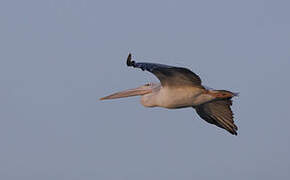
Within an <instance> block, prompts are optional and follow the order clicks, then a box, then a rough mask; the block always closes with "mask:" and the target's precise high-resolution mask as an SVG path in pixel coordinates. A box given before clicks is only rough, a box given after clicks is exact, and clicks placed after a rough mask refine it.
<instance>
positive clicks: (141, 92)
mask: <svg viewBox="0 0 290 180" xmlns="http://www.w3.org/2000/svg"><path fill="white" fill-rule="evenodd" d="M151 92H152V89H151V88H148V87H146V86H141V87H138V88H134V89H128V90H125V91H121V92H117V93H114V94H111V95H109V96H105V97H102V98H100V100H106V99H117V98H124V97H130V96H139V95H144V94H148V93H151Z"/></svg>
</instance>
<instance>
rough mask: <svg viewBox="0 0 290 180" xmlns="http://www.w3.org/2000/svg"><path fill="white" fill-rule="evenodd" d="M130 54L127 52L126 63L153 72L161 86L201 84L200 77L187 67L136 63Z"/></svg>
mask: <svg viewBox="0 0 290 180" xmlns="http://www.w3.org/2000/svg"><path fill="white" fill-rule="evenodd" d="M131 58H132V56H131V54H129V56H128V58H127V65H128V66H132V67H134V68H140V69H142V70H143V71H149V72H151V73H153V74H154V75H155V76H156V77H157V78H158V79H159V80H160V82H161V84H162V86H180V85H190V86H201V79H200V77H199V76H198V75H196V74H195V73H193V72H192V71H190V70H189V69H186V68H182V67H174V66H168V65H164V64H155V63H143V62H141V63H136V62H135V61H132V60H131Z"/></svg>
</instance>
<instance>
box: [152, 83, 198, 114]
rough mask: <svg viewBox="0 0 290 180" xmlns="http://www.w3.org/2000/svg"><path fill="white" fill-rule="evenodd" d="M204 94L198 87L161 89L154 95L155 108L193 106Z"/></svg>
mask: <svg viewBox="0 0 290 180" xmlns="http://www.w3.org/2000/svg"><path fill="white" fill-rule="evenodd" d="M203 92H204V89H201V88H198V87H182V88H181V87H176V88H169V87H163V88H161V89H160V91H159V92H158V94H156V99H157V101H156V103H157V106H160V107H164V108H169V109H175V108H182V107H189V106H194V105H195V104H196V102H195V101H196V99H197V97H198V96H200V95H201V94H202V93H203Z"/></svg>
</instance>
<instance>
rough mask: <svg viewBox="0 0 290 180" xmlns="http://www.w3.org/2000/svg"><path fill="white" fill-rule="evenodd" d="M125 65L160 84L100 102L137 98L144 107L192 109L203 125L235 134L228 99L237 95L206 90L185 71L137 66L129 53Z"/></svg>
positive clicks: (199, 80) (153, 65)
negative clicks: (139, 70)
mask: <svg viewBox="0 0 290 180" xmlns="http://www.w3.org/2000/svg"><path fill="white" fill-rule="evenodd" d="M127 66H129V67H134V68H140V69H142V70H143V71H149V72H150V73H153V74H154V75H155V76H156V77H157V78H158V79H159V81H160V83H148V84H145V85H143V86H140V87H137V88H134V89H128V90H125V91H121V92H117V93H114V94H111V95H109V96H106V97H103V98H100V100H106V99H116V98H123V97H129V96H138V95H141V104H142V105H143V106H145V107H163V108H168V109H177V108H186V107H192V108H193V109H195V110H196V112H197V114H198V115H199V116H200V117H201V118H202V119H204V120H205V121H206V122H208V123H210V124H214V125H216V126H218V127H220V128H223V129H225V130H227V131H228V132H230V133H231V134H233V135H237V130H238V127H237V126H236V125H235V123H234V120H233V112H232V110H231V105H232V98H233V97H234V96H237V95H238V93H233V92H230V91H226V90H212V89H208V88H206V87H204V86H203V85H202V84H201V79H200V77H199V76H198V75H196V74H195V73H194V72H192V71H191V70H189V69H187V68H183V67H175V66H168V65H164V64H156V63H146V62H140V63H137V62H135V61H133V60H132V55H131V54H129V55H128V58H127Z"/></svg>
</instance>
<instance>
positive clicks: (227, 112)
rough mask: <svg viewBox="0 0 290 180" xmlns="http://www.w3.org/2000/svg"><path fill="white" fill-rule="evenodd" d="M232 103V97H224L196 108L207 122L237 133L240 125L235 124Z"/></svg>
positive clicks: (234, 133)
mask: <svg viewBox="0 0 290 180" xmlns="http://www.w3.org/2000/svg"><path fill="white" fill-rule="evenodd" d="M231 105H232V100H231V99H223V100H217V101H212V102H209V103H205V104H202V105H199V106H197V107H195V109H196V112H197V113H198V115H199V116H200V117H201V118H202V119H204V120H205V121H206V122H208V123H211V124H214V125H216V126H218V127H220V128H223V129H225V130H227V131H228V132H230V133H231V134H233V135H237V130H238V127H237V126H236V125H235V124H234V120H233V112H232V111H231V108H230V106H231Z"/></svg>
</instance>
